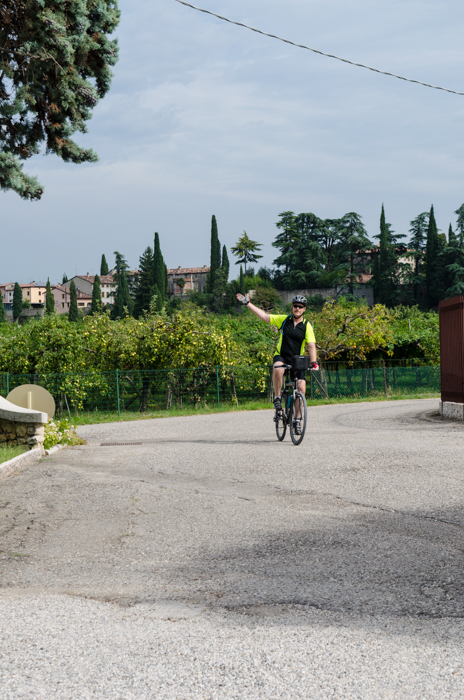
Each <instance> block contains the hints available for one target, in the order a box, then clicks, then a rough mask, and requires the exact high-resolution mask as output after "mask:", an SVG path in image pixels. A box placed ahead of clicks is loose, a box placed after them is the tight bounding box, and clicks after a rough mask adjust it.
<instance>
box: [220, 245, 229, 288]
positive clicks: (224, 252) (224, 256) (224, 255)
mask: <svg viewBox="0 0 464 700" xmlns="http://www.w3.org/2000/svg"><path fill="white" fill-rule="evenodd" d="M221 269H222V270H223V272H224V275H225V278H226V282H227V281H228V280H229V272H230V263H229V256H228V255H227V248H226V247H225V245H224V246H222V262H221Z"/></svg>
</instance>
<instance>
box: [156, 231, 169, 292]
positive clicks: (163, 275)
mask: <svg viewBox="0 0 464 700" xmlns="http://www.w3.org/2000/svg"><path fill="white" fill-rule="evenodd" d="M167 279H168V273H167V267H166V265H165V263H164V258H163V254H162V252H161V246H160V239H159V234H158V232H157V231H155V244H154V246H153V284H154V285H155V286H156V287H157V289H158V296H159V300H160V302H163V301H165V300H166V298H167V291H168V289H167Z"/></svg>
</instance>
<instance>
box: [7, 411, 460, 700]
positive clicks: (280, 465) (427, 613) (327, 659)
mask: <svg viewBox="0 0 464 700" xmlns="http://www.w3.org/2000/svg"><path fill="white" fill-rule="evenodd" d="M437 408H438V401H437V400H436V399H435V400H424V401H403V402H382V403H364V404H362V403H361V404H352V405H334V406H319V407H314V408H309V409H308V417H309V432H308V433H307V435H306V437H305V440H304V442H303V444H302V445H301V446H298V447H295V446H294V445H293V444H292V443H291V441H290V438H289V437H287V438H286V439H285V441H284V442H283V443H279V442H278V441H277V440H276V438H275V432H274V426H273V422H272V412H271V411H256V412H243V413H234V414H216V415H209V416H191V417H184V418H165V419H158V420H141V421H136V422H128V423H112V424H106V425H95V426H85V427H82V428H79V431H78V432H79V434H80V435H82V437H84V438H86V439H87V441H88V444H87V445H86V446H81V447H75V448H70V449H66V450H63V451H61V452H59V453H57V454H55V455H53V456H52V457H50V458H46V459H43V460H42V461H41V462H40V463H39V464H38V465H36V466H34V467H31V468H29V469H27V470H25V471H23V472H21V473H19V474H14V475H12V476H11V477H9V478H7V479H4V480H2V481H0V698H1V699H2V700H3V699H5V700H6V699H8V700H19V699H22V698H27V699H34V700H37V699H38V698H47V700H50V699H52V698H53V700H55V699H57V700H70V699H72V700H80V699H81V698H82V699H84V698H85V699H87V698H89V699H90V698H91V699H92V700H94V699H99V698H111V699H113V698H114V699H116V698H117V699H118V700H119V699H121V700H132V699H134V700H135V699H137V700H144V699H145V698H150V699H151V698H166V699H168V700H171V699H173V700H174V699H176V698H179V699H182V700H183V698H202V699H203V698H204V699H210V698H211V699H212V698H240V699H242V698H247V699H248V698H253V699H254V698H311V700H318V699H319V698H321V699H325V698H363V699H364V698H366V700H367V699H368V700H376V699H377V698H378V699H383V698H395V699H397V698H400V699H403V698H407V699H409V698H414V699H416V698H417V699H418V700H419V699H420V700H428V699H429V698H430V699H432V698H433V699H438V698H439V699H440V700H442V699H447V698H463V697H464V574H463V571H464V566H463V565H464V547H463V537H462V536H463V527H464V478H463V469H464V425H461V424H457V423H452V422H446V421H443V420H441V419H440V418H439V417H438V416H437V415H436V412H437ZM102 443H111V444H102ZM118 443H119V444H118ZM121 443H137V444H121Z"/></svg>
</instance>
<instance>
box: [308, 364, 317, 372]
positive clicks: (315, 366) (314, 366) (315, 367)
mask: <svg viewBox="0 0 464 700" xmlns="http://www.w3.org/2000/svg"><path fill="white" fill-rule="evenodd" d="M309 369H310V370H311V372H313V371H314V370H316V369H319V365H318V363H317V362H311V363H310V365H309Z"/></svg>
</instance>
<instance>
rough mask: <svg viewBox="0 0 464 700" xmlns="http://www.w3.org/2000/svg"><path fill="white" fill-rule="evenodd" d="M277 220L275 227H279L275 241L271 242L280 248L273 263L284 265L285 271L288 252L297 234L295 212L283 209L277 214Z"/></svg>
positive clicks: (295, 240)
mask: <svg viewBox="0 0 464 700" xmlns="http://www.w3.org/2000/svg"><path fill="white" fill-rule="evenodd" d="M279 217H280V219H279V221H277V223H276V227H277V228H278V229H280V233H278V234H277V236H276V238H275V241H274V242H273V243H272V245H273V247H274V248H277V249H278V250H280V255H279V256H278V257H277V258H276V259H275V260H274V265H277V267H284V268H285V272H289V260H288V255H287V254H288V253H289V252H291V250H292V248H293V246H294V245H295V243H296V242H297V240H298V234H297V232H296V228H295V214H294V213H293V212H292V211H283V212H281V213H280V214H279Z"/></svg>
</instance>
